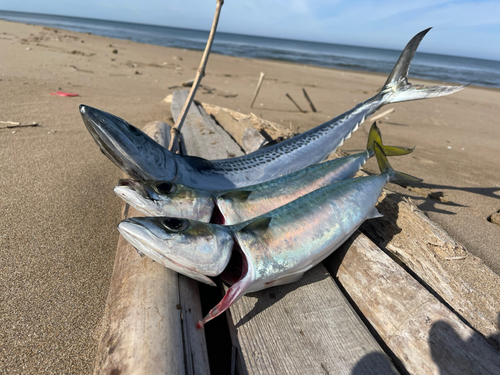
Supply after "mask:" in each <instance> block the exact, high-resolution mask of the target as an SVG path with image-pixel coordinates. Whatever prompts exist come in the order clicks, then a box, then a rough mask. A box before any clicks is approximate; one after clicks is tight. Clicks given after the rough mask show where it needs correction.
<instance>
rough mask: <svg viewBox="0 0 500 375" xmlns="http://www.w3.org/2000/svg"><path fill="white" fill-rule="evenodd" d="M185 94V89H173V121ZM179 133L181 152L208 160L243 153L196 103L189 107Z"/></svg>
mask: <svg viewBox="0 0 500 375" xmlns="http://www.w3.org/2000/svg"><path fill="white" fill-rule="evenodd" d="M187 95H188V91H187V90H177V91H174V94H173V100H172V105H171V111H172V116H173V118H174V121H176V119H177V117H178V116H179V113H180V111H181V109H182V106H183V105H184V102H185V101H186V98H187ZM181 134H182V135H181V137H182V141H181V153H182V154H185V155H192V156H200V157H203V158H205V159H209V160H216V159H226V158H232V157H235V156H241V155H243V151H242V149H241V147H240V146H239V145H238V144H237V143H236V142H234V140H233V139H232V138H231V136H230V135H229V134H227V133H226V132H225V131H224V129H222V128H221V127H220V126H219V125H217V124H216V123H215V122H214V121H213V120H212V118H211V117H210V116H209V115H208V114H207V113H206V112H205V111H204V110H203V108H201V107H199V106H198V105H196V103H193V104H191V106H190V107H189V111H188V114H187V116H186V120H185V122H184V125H183V126H182V129H181ZM182 143H183V144H184V146H182Z"/></svg>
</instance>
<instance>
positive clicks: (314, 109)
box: [302, 88, 318, 112]
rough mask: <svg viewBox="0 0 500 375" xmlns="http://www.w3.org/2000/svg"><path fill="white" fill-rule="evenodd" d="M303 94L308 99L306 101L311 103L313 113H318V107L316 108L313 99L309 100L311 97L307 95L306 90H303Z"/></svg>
mask: <svg viewBox="0 0 500 375" xmlns="http://www.w3.org/2000/svg"><path fill="white" fill-rule="evenodd" d="M302 92H303V93H304V96H305V97H306V100H307V102H308V103H309V106H310V107H311V111H313V112H318V111H316V107H315V106H314V104H313V102H312V100H311V98H309V95H307V91H306V89H305V88H302Z"/></svg>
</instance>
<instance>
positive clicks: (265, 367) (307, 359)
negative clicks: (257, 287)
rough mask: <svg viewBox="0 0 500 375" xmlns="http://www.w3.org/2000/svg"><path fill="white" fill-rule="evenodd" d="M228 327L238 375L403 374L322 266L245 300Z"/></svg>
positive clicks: (236, 306)
mask: <svg viewBox="0 0 500 375" xmlns="http://www.w3.org/2000/svg"><path fill="white" fill-rule="evenodd" d="M228 321H229V324H230V328H232V329H233V330H234V333H233V342H234V343H235V345H236V347H237V348H238V352H239V353H238V363H237V369H238V373H239V374H339V375H340V374H356V375H361V374H398V372H397V371H396V370H395V368H394V367H393V366H392V363H391V361H390V360H389V358H388V357H387V356H386V355H385V354H384V352H383V351H382V349H381V348H380V347H379V345H378V344H377V342H376V341H375V339H374V338H373V337H372V335H371V334H370V333H369V332H368V330H367V328H366V327H365V325H364V324H363V323H362V322H361V320H360V319H359V317H358V316H357V315H356V313H355V312H354V310H353V309H352V307H351V306H350V304H349V303H348V302H347V300H346V299H345V298H344V296H343V295H342V293H341V292H340V290H339V289H338V287H337V285H336V284H335V282H334V281H333V279H332V278H331V276H330V274H329V273H328V272H327V271H326V269H325V267H324V266H323V265H322V264H319V265H318V266H316V267H314V268H313V269H312V270H310V271H309V272H307V273H306V274H305V275H304V277H303V278H302V279H300V280H299V281H298V282H295V283H292V284H287V285H283V286H279V287H274V288H269V289H267V290H263V291H260V292H256V293H252V294H250V295H247V296H244V297H243V298H242V299H241V300H239V301H238V302H237V303H236V304H234V305H233V306H232V307H231V309H230V315H229V317H228ZM207 324H210V323H207Z"/></svg>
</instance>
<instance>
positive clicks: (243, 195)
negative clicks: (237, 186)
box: [217, 190, 252, 202]
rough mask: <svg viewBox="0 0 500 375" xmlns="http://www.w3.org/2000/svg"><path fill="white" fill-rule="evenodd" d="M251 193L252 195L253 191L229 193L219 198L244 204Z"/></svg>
mask: <svg viewBox="0 0 500 375" xmlns="http://www.w3.org/2000/svg"><path fill="white" fill-rule="evenodd" d="M251 193H252V191H251V190H235V191H228V192H225V193H222V194H220V195H219V196H218V197H217V198H222V199H228V200H232V201H241V202H244V201H246V200H247V199H248V197H249V196H250V194H251Z"/></svg>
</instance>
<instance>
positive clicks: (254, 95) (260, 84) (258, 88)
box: [250, 72, 265, 108]
mask: <svg viewBox="0 0 500 375" xmlns="http://www.w3.org/2000/svg"><path fill="white" fill-rule="evenodd" d="M264 76H265V74H264V73H263V72H260V78H259V83H257V88H256V89H255V92H254V93H253V98H252V104H250V108H253V103H255V99H257V94H258V93H259V90H260V86H262V81H264Z"/></svg>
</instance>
